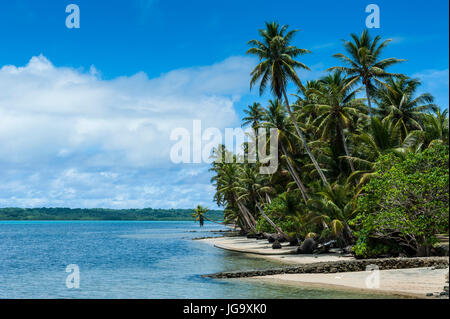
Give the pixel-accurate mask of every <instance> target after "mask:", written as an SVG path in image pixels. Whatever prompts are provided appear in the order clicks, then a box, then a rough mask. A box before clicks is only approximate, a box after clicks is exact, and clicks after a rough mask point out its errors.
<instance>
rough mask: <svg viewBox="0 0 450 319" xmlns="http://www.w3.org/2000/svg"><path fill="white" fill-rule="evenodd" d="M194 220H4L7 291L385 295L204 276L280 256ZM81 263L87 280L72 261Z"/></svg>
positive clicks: (0, 256) (2, 276)
mask: <svg viewBox="0 0 450 319" xmlns="http://www.w3.org/2000/svg"><path fill="white" fill-rule="evenodd" d="M218 229H220V226H219V225H217V224H212V223H207V224H206V225H205V227H203V228H200V227H199V225H198V224H194V223H193V222H128V221H117V222H115V221H61V222H59V221H58V222H55V221H0V298H39V299H40V298H108V299H109V298H374V297H376V298H380V297H383V296H380V295H368V294H356V293H349V292H341V291H333V290H326V289H317V288H315V289H309V288H297V287H289V286H279V285H273V284H266V283H259V282H255V283H249V282H246V281H241V280H218V279H210V278H203V277H201V275H202V274H209V273H214V272H219V271H233V270H243V269H261V268H267V267H279V266H280V264H276V263H273V262H269V261H266V260H263V259H259V258H250V257H245V256H243V255H242V254H238V253H232V252H227V251H223V250H220V249H217V248H214V247H212V246H211V245H208V244H206V243H202V242H200V241H195V240H192V238H194V237H203V236H213V233H212V232H211V231H212V230H218ZM70 264H75V265H77V266H78V268H79V271H80V280H79V288H67V286H66V278H67V276H68V275H70V273H67V272H66V267H67V266H68V265H70Z"/></svg>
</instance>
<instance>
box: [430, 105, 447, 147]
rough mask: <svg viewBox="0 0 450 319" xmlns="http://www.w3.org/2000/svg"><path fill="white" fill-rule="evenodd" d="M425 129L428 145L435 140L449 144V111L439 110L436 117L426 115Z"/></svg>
mask: <svg viewBox="0 0 450 319" xmlns="http://www.w3.org/2000/svg"><path fill="white" fill-rule="evenodd" d="M424 129H425V138H426V143H427V145H428V144H430V143H432V142H433V141H435V140H441V141H443V142H444V143H447V144H448V137H449V132H448V110H444V111H443V112H441V110H440V109H438V110H436V115H434V114H425V118H424Z"/></svg>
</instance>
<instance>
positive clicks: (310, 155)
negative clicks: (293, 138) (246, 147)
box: [283, 88, 328, 185]
mask: <svg viewBox="0 0 450 319" xmlns="http://www.w3.org/2000/svg"><path fill="white" fill-rule="evenodd" d="M283 95H284V100H285V101H286V106H287V110H288V113H289V116H290V117H291V120H292V123H294V127H295V131H296V132H297V134H298V136H299V137H300V139H301V140H302V143H303V146H304V147H305V150H306V152H307V153H308V156H309V158H310V159H311V161H312V162H313V164H314V167H315V168H316V170H317V172H318V173H319V176H320V178H321V179H322V182H323V183H324V184H325V185H328V181H327V178H326V177H325V175H324V174H323V172H322V169H321V168H320V166H319V163H318V162H317V160H316V158H315V157H314V155H313V153H312V152H311V150H310V149H309V146H308V143H307V142H306V138H305V136H304V135H303V133H302V132H301V131H300V128H299V127H298V124H297V120H296V119H295V116H294V114H293V113H292V111H291V107H290V106H289V101H288V97H287V94H286V89H285V88H283Z"/></svg>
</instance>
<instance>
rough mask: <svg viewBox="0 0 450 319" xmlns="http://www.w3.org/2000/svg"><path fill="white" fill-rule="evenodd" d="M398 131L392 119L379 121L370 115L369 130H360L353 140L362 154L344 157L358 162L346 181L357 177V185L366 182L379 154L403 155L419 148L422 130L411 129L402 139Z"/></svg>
mask: <svg viewBox="0 0 450 319" xmlns="http://www.w3.org/2000/svg"><path fill="white" fill-rule="evenodd" d="M399 131H400V130H399V127H398V126H396V125H394V124H393V122H392V121H381V120H380V119H379V118H378V117H372V118H371V119H370V128H369V130H367V131H365V130H361V132H360V133H359V134H356V135H355V141H356V142H357V143H358V144H359V150H358V153H359V154H361V155H362V156H361V157H358V156H353V157H346V158H347V159H349V160H351V161H352V162H354V163H355V164H358V168H359V169H358V170H356V171H354V172H353V173H352V174H350V176H349V177H348V181H350V180H352V179H354V178H355V177H359V182H358V185H361V184H363V183H364V182H366V181H367V180H368V179H369V178H370V177H371V176H372V175H373V172H374V170H375V163H376V161H377V159H378V157H380V156H381V155H384V154H387V153H394V154H395V155H397V156H399V157H404V156H405V155H406V153H407V152H410V151H414V152H416V151H418V150H419V149H420V147H421V145H422V144H421V140H422V139H423V132H421V131H417V130H415V131H411V132H409V134H408V135H407V136H406V137H405V138H404V139H402V136H401V133H400V132H399Z"/></svg>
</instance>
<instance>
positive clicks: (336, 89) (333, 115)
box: [304, 71, 365, 172]
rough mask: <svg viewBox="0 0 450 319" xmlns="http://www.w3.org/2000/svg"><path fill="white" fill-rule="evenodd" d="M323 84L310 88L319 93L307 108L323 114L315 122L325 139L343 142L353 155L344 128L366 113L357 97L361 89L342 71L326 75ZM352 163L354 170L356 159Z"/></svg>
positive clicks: (348, 154) (346, 152) (312, 91)
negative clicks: (355, 87) (351, 83)
mask: <svg viewBox="0 0 450 319" xmlns="http://www.w3.org/2000/svg"><path fill="white" fill-rule="evenodd" d="M319 83H320V86H319V88H318V89H316V88H314V89H310V93H309V94H314V95H316V96H317V98H316V102H315V103H314V104H309V105H306V106H305V108H304V109H305V110H306V111H308V109H316V112H317V113H318V115H319V116H318V117H317V118H316V119H315V121H314V122H313V125H316V126H317V130H318V131H319V132H320V133H321V137H322V139H323V140H326V139H330V140H331V141H332V143H335V144H340V145H341V146H342V149H343V150H344V152H345V155H346V156H351V155H350V152H349V148H348V146H347V141H346V136H345V133H344V129H345V128H347V127H349V126H350V124H351V122H352V121H354V120H355V119H357V118H358V117H363V116H364V115H365V114H364V113H365V107H364V103H363V101H362V100H361V99H356V98H355V97H356V94H357V93H358V91H359V89H356V90H354V89H353V88H352V86H351V85H349V80H348V79H346V78H345V77H344V76H343V74H342V72H341V71H335V72H334V73H332V74H329V75H327V76H325V77H324V78H322V79H321V80H320V82H319ZM349 166H350V169H351V171H352V172H354V171H355V169H354V167H353V163H352V161H349Z"/></svg>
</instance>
